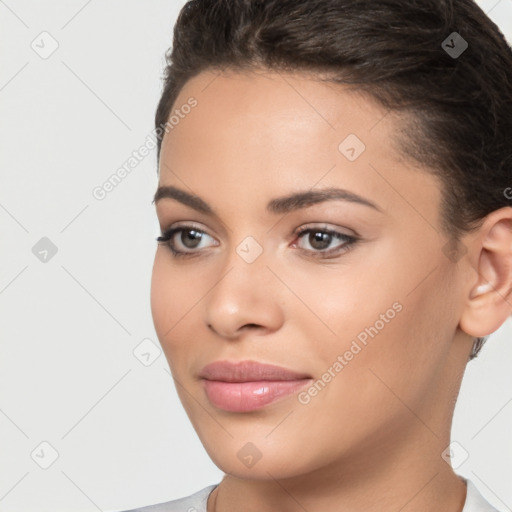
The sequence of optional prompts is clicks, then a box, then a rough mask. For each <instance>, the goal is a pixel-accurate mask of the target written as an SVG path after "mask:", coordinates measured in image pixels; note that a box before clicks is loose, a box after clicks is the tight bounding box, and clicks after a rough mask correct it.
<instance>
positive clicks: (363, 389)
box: [138, 0, 512, 512]
mask: <svg viewBox="0 0 512 512" xmlns="http://www.w3.org/2000/svg"><path fill="white" fill-rule="evenodd" d="M156 127H157V133H158V135H159V146H158V154H159V187H158V190H157V192H156V195H155V204H156V209H157V215H158V219H159V223H160V227H161V230H162V236H161V237H159V238H158V241H159V246H158V249H157V253H156V257H155V263H154V269H153V281H152V295H151V302H152V311H153V318H154V322H155V327H156V331H157V334H158V336H159V340H160V342H161V344H162V347H163V350H164V351H165V354H166V357H167V360H168V363H169V366H170V369H171V371H172V374H173V377H174V379H175V382H176V385H177V391H178V393H179V396H180V399H181V401H182V403H183V406H184V408H185V410H186V412H187V414H188V417H189V418H190V420H191V422H192V424H193V426H194V428H195V430H196V431H197V434H198V436H199V437H200V439H201V442H202V443H203V445H204V447H205V449H206V451H207V452H208V454H209V456H210V457H211V458H212V460H213V462H214V463H215V464H216V465H217V466H218V467H219V468H221V470H222V471H223V472H224V473H225V474H226V475H225V476H224V478H223V479H222V481H221V482H220V483H219V484H216V485H211V486H208V487H206V488H204V489H202V490H200V491H198V492H197V493H195V494H194V495H192V496H188V497H186V498H183V499H181V500H175V501H172V502H168V503H163V504H159V505H153V506H149V507H144V508H142V509H138V510H140V511H144V512H156V511H178V510H179V511H186V510H197V511H207V512H232V511H241V510H243V511H246V512H247V511H258V512H266V511H276V510H279V511H299V510H301V511H302V510H307V511H318V510H324V511H333V512H334V511H343V510H350V511H355V512H358V511H365V512H368V511H374V510H375V511H379V512H387V511H398V510H400V511H403V512H408V511H415V512H424V511H425V512H426V511H431V510H442V511H446V512H460V511H463V512H476V511H484V510H485V511H494V510H496V509H494V508H493V507H491V505H489V504H488V503H486V501H485V500H484V498H483V497H482V495H481V494H480V493H479V492H478V490H477V489H476V487H475V485H474V484H473V482H471V480H466V479H464V478H462V477H461V476H459V475H457V474H456V473H455V472H454V469H453V467H452V466H453V464H452V463H451V462H453V461H451V458H452V459H453V457H461V456H464V451H465V450H464V447H463V446H461V445H460V443H451V442H450V441H451V440H450V430H451V422H452V416H453V411H454V406H455V402H456V399H457V395H458V392H459V388H460V384H461V380H462V377H463V374H464V370H465V367H466V364H467V362H468V361H469V360H471V359H472V358H474V357H475V356H476V355H477V353H478V352H479V350H480V348H481V346H482V343H483V342H484V341H485V339H486V337H487V336H488V335H489V334H491V333H492V332H494V331H496V330H497V329H498V328H499V327H500V326H501V325H502V324H503V323H504V322H505V320H506V319H507V318H508V316H509V315H510V312H511V304H512V296H511V295H512V294H511V289H512V203H511V197H512V194H510V190H511V189H510V187H511V185H512V179H511V178H512V150H511V144H510V140H512V53H511V49H510V47H509V46H508V45H507V43H506V41H505V38H504V36H503V34H502V33H501V32H500V31H499V29H498V27H497V26H496V25H495V24H494V23H493V22H492V21H491V20H490V19H489V18H488V17H487V16H486V15H485V14H484V13H483V12H482V10H481V9H480V8H479V7H478V6H477V5H476V4H475V3H474V2H472V1H470V0H425V1H423V2H402V1H400V0H376V1H372V2H368V1H366V0H364V1H363V0H355V1H354V0H350V1H349V0H237V1H234V0H202V1H201V0H199V1H191V2H188V3H187V4H186V5H185V6H184V8H183V9H182V11H181V13H180V16H179V18H178V20H177V23H176V26H175V31H174V42H173V48H172V52H171V53H170V54H169V59H168V66H167V68H166V74H165V87H164V90H163V94H162V97H161V100H160V103H159V105H158V109H157V114H156ZM507 191H509V192H507Z"/></svg>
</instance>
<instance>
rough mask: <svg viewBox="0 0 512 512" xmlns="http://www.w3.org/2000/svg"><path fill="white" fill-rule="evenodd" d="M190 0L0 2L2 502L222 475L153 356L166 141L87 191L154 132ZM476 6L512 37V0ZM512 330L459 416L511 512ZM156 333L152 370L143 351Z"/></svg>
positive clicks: (484, 359)
mask: <svg viewBox="0 0 512 512" xmlns="http://www.w3.org/2000/svg"><path fill="white" fill-rule="evenodd" d="M183 3H184V2H182V1H180V2H178V1H170V0H153V1H147V0H145V1H143V0H129V1H128V0H109V1H100V0H89V1H86V0H80V1H78V0H73V1H69V0H68V1H64V0H60V1H56V0H55V1H52V2H35V1H28V0H18V1H15V0H5V1H0V20H1V30H0V59H1V65H0V139H1V140H2V150H1V152H0V172H1V180H0V183H1V187H0V240H1V250H0V332H1V336H0V343H1V347H0V351H1V352H0V353H1V356H0V454H1V455H0V456H1V459H0V461H1V462H0V511H1V512H31V511H37V512H39V511H41V512H42V511H48V512H49V511H51V512H78V511H96V510H101V511H117V510H123V509H128V508H132V507H135V506H141V505H148V504H152V503H157V502H162V501H167V500H170V499H174V498H178V497H182V496H185V495H188V494H191V493H193V492H195V491H197V490H199V489H200V488H202V487H205V486H206V485H209V484H213V483H217V482H219V481H220V479H221V477H222V472H221V471H220V470H219V469H218V468H217V467H216V466H215V465H214V464H213V463H212V462H211V461H210V459H209V457H208V456H207V454H206V452H205V451H204V449H203V447H202V445H201V443H200V442H199V440H198V438H197V436H196V434H195V432H194V430H193V429H192V427H191V425H190V423H189V421H188V418H187V417H186V415H185V413H184V411H183V409H182V407H181V404H180V403H179V400H178V398H177V394H176V392H175V388H174V384H173V381H172V379H171V377H170V375H169V373H168V366H167V363H166V361H165V358H164V355H163V353H162V354H160V355H159V356H158V349H157V346H158V342H157V338H156V335H155V331H154V328H153V324H152V319H151V311H150V305H149V290H150V275H151V267H152V259H153V254H154V250H155V247H156V242H155V241H154V238H155V237H156V236H158V234H159V233H158V224H157V222H156V217H155V214H154V207H153V205H152V204H151V200H152V195H153V193H154V190H155V187H156V185H157V176H156V153H155V151H154V150H153V151H151V154H150V155H149V156H148V157H146V158H145V159H144V160H143V161H141V162H140V163H139V164H138V165H137V167H135V168H134V169H133V171H132V172H131V173H130V174H129V175H128V176H127V177H126V178H125V179H124V180H123V181H122V182H121V183H120V184H119V185H118V186H117V187H116V188H115V189H114V190H113V191H112V192H110V193H109V194H108V195H107V197H106V198H105V199H104V200H102V201H99V200H97V199H95V198H94V197H93V195H92V190H93V188H94V187H96V186H99V185H101V184H102V183H104V182H105V181H106V180H107V179H108V178H109V176H110V175H111V174H112V173H114V172H115V171H116V170H117V169H118V168H119V167H120V166H121V165H122V164H123V163H124V162H126V160H127V159H128V158H129V157H130V156H131V154H132V152H133V151H134V150H137V149H138V148H139V147H140V146H142V145H143V144H144V142H145V141H146V137H147V135H148V134H149V133H150V132H151V130H152V129H153V117H154V111H155V108H156V104H157V101H158V99H159V94H160V87H161V82H160V77H161V74H162V70H163V65H164V58H163V56H164V52H165V50H166V49H167V48H168V47H169V46H170V44H171V36H172V28H173V25H174V22H175V19H176V16H177V14H178V12H179V9H180V8H181V6H182V5H183ZM479 4H480V5H481V6H482V7H483V8H484V10H485V11H486V12H489V15H490V17H491V18H492V19H493V20H494V21H495V22H496V23H497V24H498V25H499V26H500V28H501V29H502V30H503V32H504V33H505V34H506V35H507V37H508V39H509V41H510V40H511V39H512V0H500V1H497V0H490V1H480V2H479ZM44 31H46V32H48V33H49V34H50V35H51V36H48V35H42V36H41V35H40V34H41V32H44ZM53 40H55V41H56V42H57V43H58V48H57V50H56V51H55V52H54V53H53V54H52V55H51V56H49V57H48V58H42V57H41V56H40V53H41V52H43V51H49V49H51V45H52V44H56V43H53V42H52V41H53ZM33 41H34V43H33ZM32 44H34V46H35V47H36V48H38V51H39V52H40V53H37V52H36V51H35V50H34V49H33V48H32V47H31V45H32ZM511 185H512V183H511ZM43 237H47V238H49V239H50V240H51V241H52V243H53V244H55V246H56V247H57V249H58V252H57V253H56V254H55V255H54V256H53V257H51V258H50V256H48V257H47V258H48V261H47V262H42V261H40V260H39V259H38V258H37V257H36V256H35V255H34V254H33V252H32V248H33V247H34V245H35V244H36V243H37V242H38V241H39V240H40V239H41V238H43ZM511 335H512V328H511V325H510V323H508V321H507V323H506V324H505V325H504V326H503V327H502V328H500V329H499V330H498V331H497V332H496V333H495V334H493V335H492V336H491V338H490V340H489V341H488V344H487V346H486V347H485V348H484V350H483V352H482V353H481V355H480V356H479V357H478V359H477V360H476V361H474V362H472V363H470V364H469V366H468V369H467V373H466V376H465V378H464V382H463V387H462V393H461V396H460V399H459V402H458V405H457V409H456V414H455V418H454V424H453V439H454V440H456V441H457V442H458V443H460V444H461V445H462V446H463V447H464V449H465V450H467V452H468V453H469V458H468V459H467V460H466V461H465V462H464V463H463V464H462V465H461V466H460V467H459V468H458V469H457V472H458V473H460V474H462V475H464V476H466V477H469V478H471V479H472V480H473V481H474V482H475V484H476V485H477V486H478V487H479V488H480V490H481V492H482V493H483V494H484V496H485V497H486V498H487V499H488V500H489V501H490V502H491V503H493V504H494V505H495V506H497V507H498V508H500V510H510V509H511V508H512V486H511V485H510V482H511V476H512V439H511V431H512V372H511V371H510V368H511V364H512V343H511ZM145 339H146V340H147V339H149V340H151V341H145V342H144V343H146V344H148V343H149V344H148V345H143V346H142V349H141V352H147V349H148V347H149V348H150V350H149V352H150V356H142V357H141V359H143V360H145V361H146V362H149V361H147V359H148V357H149V358H150V361H153V359H154V358H155V357H156V359H154V361H153V362H152V364H150V365H149V366H145V365H144V364H143V363H142V362H141V361H140V360H139V359H137V358H136V357H135V355H134V353H133V350H134V349H135V347H137V346H138V345H139V344H140V343H141V342H142V341H143V340H145ZM151 347H153V348H151ZM157 356H158V357H157ZM42 442H47V443H49V444H50V445H51V446H52V447H53V448H49V447H48V446H47V445H41V443H42ZM52 449H53V450H56V452H57V453H58V458H57V459H56V460H55V462H53V464H51V465H50V466H49V467H48V468H47V469H43V468H42V467H40V466H41V465H45V464H49V463H50V462H51V461H52V459H51V457H52ZM418 464H421V461H418Z"/></svg>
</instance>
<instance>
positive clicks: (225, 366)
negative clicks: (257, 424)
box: [199, 361, 312, 412]
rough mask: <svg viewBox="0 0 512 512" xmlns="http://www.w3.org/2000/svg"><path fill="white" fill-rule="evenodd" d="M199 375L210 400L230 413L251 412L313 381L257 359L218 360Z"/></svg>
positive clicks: (300, 374) (302, 374) (308, 377)
mask: <svg viewBox="0 0 512 512" xmlns="http://www.w3.org/2000/svg"><path fill="white" fill-rule="evenodd" d="M199 377H200V378H201V380H202V383H203V387H204V390H205V393H206V396H207V398H208V400H209V401H210V403H211V404H212V405H213V406H215V407H218V408H219V409H222V410H224V411H230V412H249V411H254V410H257V409H261V408H263V407H265V406H266V405H268V404H270V403H272V402H274V401H276V400H278V399H280V398H283V397H286V396H289V395H291V394H293V393H294V392H295V391H298V390H299V389H301V388H303V387H305V386H306V385H308V384H310V383H311V381H312V377H311V376H310V375H307V374H305V373H299V372H295V371H293V370H289V369H287V368H284V367H281V366H275V365H269V364H263V363H258V362H256V361H241V362H236V363H232V362H230V361H216V362H214V363H211V364H209V365H207V366H205V367H204V368H203V369H202V370H201V372H200V374H199Z"/></svg>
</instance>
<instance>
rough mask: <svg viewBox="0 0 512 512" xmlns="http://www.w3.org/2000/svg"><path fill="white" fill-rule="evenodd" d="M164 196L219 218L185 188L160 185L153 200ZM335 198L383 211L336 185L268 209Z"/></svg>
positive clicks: (287, 198) (270, 204) (289, 208)
mask: <svg viewBox="0 0 512 512" xmlns="http://www.w3.org/2000/svg"><path fill="white" fill-rule="evenodd" d="M164 198H166V199H175V200H176V201H178V202H180V203H182V204H184V205H186V206H189V207H190V208H193V209H194V210H196V211H198V212H201V213H204V214H206V215H212V216H215V217H217V218H218V217H219V216H218V215H217V213H216V212H215V211H214V210H213V208H212V207H211V206H210V205H209V204H208V203H206V202H205V201H204V200H203V199H201V198H200V197H199V196H196V195H194V194H190V193H188V192H185V191H184V190H181V189H179V188H177V187H173V186H161V187H158V189H157V191H156V193H155V197H154V199H153V202H154V203H157V202H158V201H160V200H161V199H164ZM333 200H341V201H348V202H350V203H356V204H361V205H364V206H368V207H370V208H374V209H375V210H377V211H379V212H381V213H382V210H381V208H379V207H378V206H377V205H376V204H375V203H373V202H372V201H370V200H368V199H365V198H364V197H361V196H359V195H358V194H355V193H354V192H350V191H349V190H345V189H342V188H334V187H328V188H324V189H320V190H307V191H304V192H296V193H293V194H290V195H287V196H283V197H278V198H276V199H272V200H271V201H269V202H268V204H267V211H268V212H269V213H273V214H283V213H289V212H291V211H294V210H299V209H301V208H307V207H308V206H312V205H314V204H318V203H323V202H325V201H333Z"/></svg>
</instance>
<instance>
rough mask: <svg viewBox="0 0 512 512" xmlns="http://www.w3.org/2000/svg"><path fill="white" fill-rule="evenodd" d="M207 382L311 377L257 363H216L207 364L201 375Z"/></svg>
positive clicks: (280, 367) (279, 367)
mask: <svg viewBox="0 0 512 512" xmlns="http://www.w3.org/2000/svg"><path fill="white" fill-rule="evenodd" d="M199 377H201V378H203V379H206V380H219V381H224V382H251V381H261V380H269V381H276V380H300V379H309V378H311V376H310V375H307V374H305V373H300V372H295V371H293V370H289V369H287V368H283V367H282V366H275V365H272V364H266V363H259V362H257V361H238V362H231V361H215V362H213V363H210V364H207V365H206V366H205V367H204V368H203V369H202V370H201V372H200V373H199Z"/></svg>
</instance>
